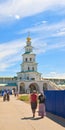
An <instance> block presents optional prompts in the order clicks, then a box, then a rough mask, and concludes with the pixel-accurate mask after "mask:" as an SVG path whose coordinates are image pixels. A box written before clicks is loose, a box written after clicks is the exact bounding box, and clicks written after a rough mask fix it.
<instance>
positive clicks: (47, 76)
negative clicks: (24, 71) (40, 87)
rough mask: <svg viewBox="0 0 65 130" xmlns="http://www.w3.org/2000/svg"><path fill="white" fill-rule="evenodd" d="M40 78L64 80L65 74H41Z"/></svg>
mask: <svg viewBox="0 0 65 130" xmlns="http://www.w3.org/2000/svg"><path fill="white" fill-rule="evenodd" d="M42 77H44V78H45V77H46V78H58V79H63V78H64V79H65V73H57V72H50V73H47V74H43V76H42Z"/></svg>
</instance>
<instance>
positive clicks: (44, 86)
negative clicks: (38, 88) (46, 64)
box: [43, 83, 48, 91]
mask: <svg viewBox="0 0 65 130" xmlns="http://www.w3.org/2000/svg"><path fill="white" fill-rule="evenodd" d="M44 90H48V87H47V83H44V84H43V91H44Z"/></svg>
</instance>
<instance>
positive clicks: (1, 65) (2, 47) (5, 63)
mask: <svg viewBox="0 0 65 130" xmlns="http://www.w3.org/2000/svg"><path fill="white" fill-rule="evenodd" d="M24 44H25V43H24V42H23V41H22V40H21V39H20V40H18V41H12V42H8V43H3V44H0V71H4V70H6V69H7V68H9V67H11V66H13V65H14V64H16V63H17V62H18V61H20V60H21V53H22V51H23V47H24Z"/></svg>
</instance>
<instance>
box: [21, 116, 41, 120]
mask: <svg viewBox="0 0 65 130" xmlns="http://www.w3.org/2000/svg"><path fill="white" fill-rule="evenodd" d="M39 119H42V118H41V117H35V118H33V117H24V118H21V120H39Z"/></svg>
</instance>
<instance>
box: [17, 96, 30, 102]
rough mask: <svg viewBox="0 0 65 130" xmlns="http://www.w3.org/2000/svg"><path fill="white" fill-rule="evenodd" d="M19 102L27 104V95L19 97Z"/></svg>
mask: <svg viewBox="0 0 65 130" xmlns="http://www.w3.org/2000/svg"><path fill="white" fill-rule="evenodd" d="M19 100H21V101H25V102H29V95H21V96H20V97H19Z"/></svg>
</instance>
